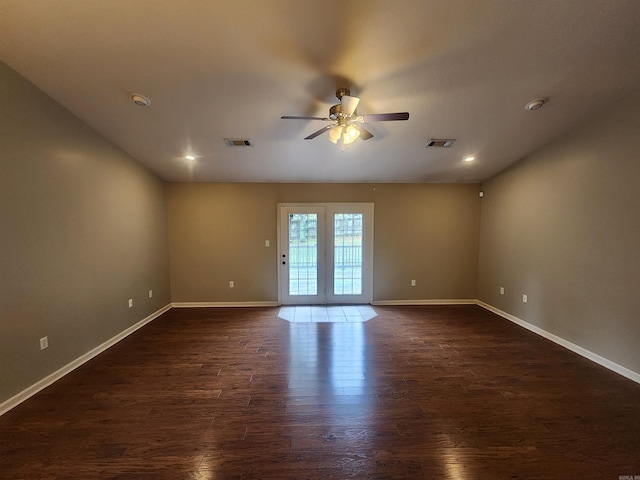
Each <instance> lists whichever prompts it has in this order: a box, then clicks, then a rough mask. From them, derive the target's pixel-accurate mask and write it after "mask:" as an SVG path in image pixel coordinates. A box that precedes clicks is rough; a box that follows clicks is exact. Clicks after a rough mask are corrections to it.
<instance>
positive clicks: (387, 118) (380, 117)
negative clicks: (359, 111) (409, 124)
mask: <svg viewBox="0 0 640 480" xmlns="http://www.w3.org/2000/svg"><path fill="white" fill-rule="evenodd" d="M394 120H409V112H398V113H371V114H369V115H362V121H363V122H391V121H394Z"/></svg>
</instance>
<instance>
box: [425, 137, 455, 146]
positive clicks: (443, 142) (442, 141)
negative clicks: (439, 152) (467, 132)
mask: <svg viewBox="0 0 640 480" xmlns="http://www.w3.org/2000/svg"><path fill="white" fill-rule="evenodd" d="M455 141H456V140H455V138H432V139H431V140H429V141H428V142H427V144H426V145H425V147H444V148H447V147H450V146H451V145H452V144H453V142H455Z"/></svg>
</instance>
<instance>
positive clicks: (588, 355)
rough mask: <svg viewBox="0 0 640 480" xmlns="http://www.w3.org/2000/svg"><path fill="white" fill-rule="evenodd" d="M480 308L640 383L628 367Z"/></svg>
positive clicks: (501, 313) (499, 312)
mask: <svg viewBox="0 0 640 480" xmlns="http://www.w3.org/2000/svg"><path fill="white" fill-rule="evenodd" d="M477 304H478V306H480V307H482V308H484V309H486V310H489V311H490V312H493V313H495V314H496V315H499V316H501V317H502V318H505V319H507V320H509V321H511V322H513V323H515V324H517V325H520V326H521V327H523V328H526V329H527V330H529V331H531V332H533V333H536V334H538V335H540V336H541V337H544V338H546V339H547V340H551V341H552V342H553V343H556V344H558V345H560V346H561V347H564V348H566V349H568V350H571V351H572V352H574V353H577V354H578V355H580V356H582V357H585V358H586V359H588V360H591V361H592V362H595V363H597V364H598V365H601V366H603V367H605V368H607V369H609V370H611V371H613V372H615V373H617V374H619V375H622V376H623V377H626V378H628V379H629V380H633V381H634V382H636V383H640V373H638V372H634V371H633V370H630V369H628V368H626V367H623V366H622V365H619V364H617V363H615V362H612V361H611V360H609V359H607V358H605V357H601V356H600V355H598V354H596V353H593V352H591V351H590V350H587V349H586V348H583V347H581V346H579V345H576V344H575V343H572V342H570V341H568V340H565V339H564V338H562V337H559V336H557V335H554V334H553V333H551V332H548V331H546V330H544V329H542V328H540V327H537V326H535V325H533V324H531V323H529V322H527V321H525V320H522V319H521V318H518V317H516V316H514V315H511V314H510V313H507V312H504V311H502V310H500V309H499V308H496V307H494V306H492V305H489V304H488V303H484V302H482V301H480V300H478V301H477Z"/></svg>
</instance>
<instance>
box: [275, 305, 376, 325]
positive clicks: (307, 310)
mask: <svg viewBox="0 0 640 480" xmlns="http://www.w3.org/2000/svg"><path fill="white" fill-rule="evenodd" d="M376 315H377V314H376V311H375V310H374V309H373V307H371V306H370V305H329V306H315V305H296V306H283V307H280V311H279V312H278V317H280V318H282V319H283V320H286V321H288V322H291V323H343V322H346V323H364V322H366V321H367V320H371V319H372V318H374V317H375V316H376Z"/></svg>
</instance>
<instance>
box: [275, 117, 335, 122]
mask: <svg viewBox="0 0 640 480" xmlns="http://www.w3.org/2000/svg"><path fill="white" fill-rule="evenodd" d="M280 118H281V119H282V120H324V121H326V122H328V121H329V120H331V119H330V118H323V117H296V116H292V115H284V116H282V117H280Z"/></svg>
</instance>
